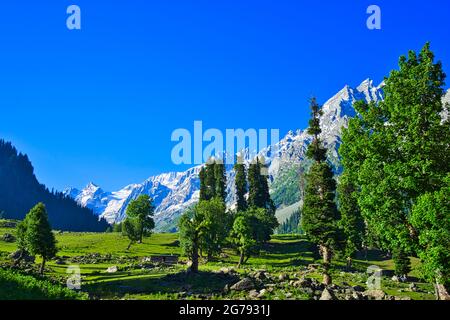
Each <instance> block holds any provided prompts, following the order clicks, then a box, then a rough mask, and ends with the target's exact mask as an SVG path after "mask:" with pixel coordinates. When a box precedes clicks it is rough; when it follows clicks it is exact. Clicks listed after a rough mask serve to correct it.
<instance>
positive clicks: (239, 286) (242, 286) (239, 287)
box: [230, 278, 255, 291]
mask: <svg viewBox="0 0 450 320" xmlns="http://www.w3.org/2000/svg"><path fill="white" fill-rule="evenodd" d="M254 288H255V284H254V283H253V281H252V279H250V278H244V279H242V280H241V281H239V282H238V283H235V284H234V285H232V286H231V288H230V289H231V290H235V291H248V290H252V289H254Z"/></svg>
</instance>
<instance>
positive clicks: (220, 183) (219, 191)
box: [214, 161, 227, 202]
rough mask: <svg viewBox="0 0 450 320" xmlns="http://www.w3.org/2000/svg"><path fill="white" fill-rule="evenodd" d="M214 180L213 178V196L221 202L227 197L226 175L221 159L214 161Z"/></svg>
mask: <svg viewBox="0 0 450 320" xmlns="http://www.w3.org/2000/svg"><path fill="white" fill-rule="evenodd" d="M214 180H215V192H214V195H215V197H218V198H219V199H221V200H222V201H223V202H225V201H226V198H227V177H226V171H225V165H224V164H223V162H222V161H216V163H215V164H214Z"/></svg>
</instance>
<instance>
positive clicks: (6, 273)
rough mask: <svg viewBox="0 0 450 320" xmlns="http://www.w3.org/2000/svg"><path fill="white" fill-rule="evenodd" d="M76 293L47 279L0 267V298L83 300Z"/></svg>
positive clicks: (81, 295)
mask: <svg viewBox="0 0 450 320" xmlns="http://www.w3.org/2000/svg"><path fill="white" fill-rule="evenodd" d="M85 299H87V296H86V294H82V293H77V292H75V291H72V290H70V289H68V288H65V287H63V286H61V285H59V284H54V283H52V282H50V281H49V280H45V279H37V278H35V277H32V276H29V275H23V274H21V273H19V272H17V271H12V270H5V269H0V300H85Z"/></svg>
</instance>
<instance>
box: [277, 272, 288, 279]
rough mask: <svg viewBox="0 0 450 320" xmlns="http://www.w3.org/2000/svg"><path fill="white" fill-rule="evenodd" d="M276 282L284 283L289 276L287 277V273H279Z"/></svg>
mask: <svg viewBox="0 0 450 320" xmlns="http://www.w3.org/2000/svg"><path fill="white" fill-rule="evenodd" d="M278 280H280V281H286V280H289V275H288V274H287V273H281V274H280V275H279V276H278Z"/></svg>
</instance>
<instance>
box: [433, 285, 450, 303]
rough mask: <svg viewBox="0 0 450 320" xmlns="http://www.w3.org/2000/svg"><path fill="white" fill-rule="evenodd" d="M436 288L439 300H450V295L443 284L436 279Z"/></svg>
mask: <svg viewBox="0 0 450 320" xmlns="http://www.w3.org/2000/svg"><path fill="white" fill-rule="evenodd" d="M434 290H435V294H436V299H437V300H446V301H449V300H450V295H449V293H448V291H447V289H446V288H445V286H444V285H443V284H440V283H438V282H437V281H436V284H435V285H434Z"/></svg>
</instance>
